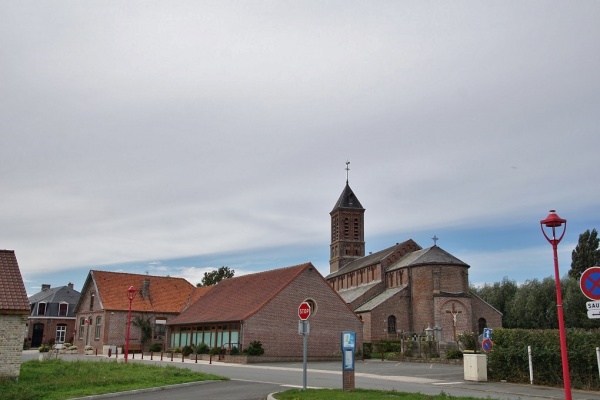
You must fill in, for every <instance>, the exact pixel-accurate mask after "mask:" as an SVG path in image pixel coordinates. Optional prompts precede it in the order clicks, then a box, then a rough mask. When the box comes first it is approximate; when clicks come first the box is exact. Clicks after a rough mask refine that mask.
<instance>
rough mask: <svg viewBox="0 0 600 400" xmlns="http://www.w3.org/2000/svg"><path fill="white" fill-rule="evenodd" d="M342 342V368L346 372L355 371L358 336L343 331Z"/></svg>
mask: <svg viewBox="0 0 600 400" xmlns="http://www.w3.org/2000/svg"><path fill="white" fill-rule="evenodd" d="M341 342H342V368H343V370H344V371H354V348H355V347H356V334H355V333H354V332H352V331H343V332H342V337H341Z"/></svg>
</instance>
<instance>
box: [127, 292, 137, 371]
mask: <svg viewBox="0 0 600 400" xmlns="http://www.w3.org/2000/svg"><path fill="white" fill-rule="evenodd" d="M134 297H135V288H134V287H133V285H132V286H129V289H127V298H128V299H129V314H128V315H127V335H126V337H125V362H127V356H128V355H129V331H130V329H131V303H132V302H133V299H134Z"/></svg>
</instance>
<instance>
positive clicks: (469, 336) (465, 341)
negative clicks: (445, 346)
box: [458, 332, 479, 351]
mask: <svg viewBox="0 0 600 400" xmlns="http://www.w3.org/2000/svg"><path fill="white" fill-rule="evenodd" d="M458 342H459V343H460V344H461V345H462V346H463V349H464V350H473V351H475V350H477V348H478V347H479V346H478V344H479V339H478V337H477V334H476V333H474V332H464V333H461V334H460V335H458Z"/></svg>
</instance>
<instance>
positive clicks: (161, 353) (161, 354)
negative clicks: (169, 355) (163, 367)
mask: <svg viewBox="0 0 600 400" xmlns="http://www.w3.org/2000/svg"><path fill="white" fill-rule="evenodd" d="M162 356H163V352H162V351H161V352H160V361H162Z"/></svg>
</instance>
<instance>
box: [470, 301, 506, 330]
mask: <svg viewBox="0 0 600 400" xmlns="http://www.w3.org/2000/svg"><path fill="white" fill-rule="evenodd" d="M471 301H472V308H473V326H472V330H473V332H477V333H479V332H478V330H479V318H485V320H486V322H487V328H502V314H500V312H499V311H498V310H496V309H495V308H494V307H492V306H491V305H489V304H488V303H486V302H485V301H483V300H482V299H480V298H479V297H477V296H474V295H473V296H472V298H471Z"/></svg>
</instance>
